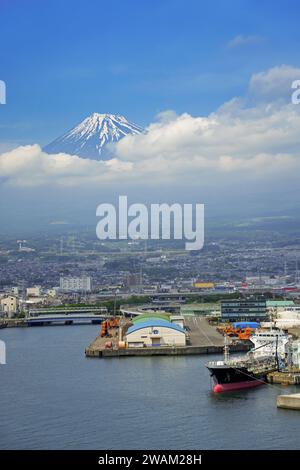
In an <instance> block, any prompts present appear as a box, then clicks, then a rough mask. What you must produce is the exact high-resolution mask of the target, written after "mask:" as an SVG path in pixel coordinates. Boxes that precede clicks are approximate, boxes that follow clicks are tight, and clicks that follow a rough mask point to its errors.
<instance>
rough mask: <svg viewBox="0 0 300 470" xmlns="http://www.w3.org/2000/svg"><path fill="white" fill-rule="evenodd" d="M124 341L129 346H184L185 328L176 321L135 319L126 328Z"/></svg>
mask: <svg viewBox="0 0 300 470" xmlns="http://www.w3.org/2000/svg"><path fill="white" fill-rule="evenodd" d="M126 343H127V346H128V347H129V348H143V347H153V346H157V347H159V346H161V347H164V346H185V345H186V336H185V330H184V329H183V328H182V327H181V326H179V325H177V324H176V323H172V322H170V321H167V320H162V319H159V318H152V319H148V320H144V321H137V322H136V323H135V324H134V325H133V326H131V327H130V328H128V330H127V333H126Z"/></svg>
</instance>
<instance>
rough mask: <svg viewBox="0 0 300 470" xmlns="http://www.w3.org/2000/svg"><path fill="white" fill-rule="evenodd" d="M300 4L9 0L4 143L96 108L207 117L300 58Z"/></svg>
mask: <svg viewBox="0 0 300 470" xmlns="http://www.w3.org/2000/svg"><path fill="white" fill-rule="evenodd" d="M297 12H298V2H297V1H292V0H288V1H286V0H285V1H280V0H277V1H276V2H273V1H269V0H268V1H266V0H259V1H256V0H235V1H232V0H231V1H230V0H227V1H214V2H212V1H199V0H185V1H183V0H151V1H148V0H143V1H140V0H139V1H136V0H123V1H120V0H114V1H113V2H108V1H102V0H89V1H85V2H84V1H79V0H72V1H70V0H64V1H59V0H51V1H50V0H43V1H40V0H27V1H26V2H24V1H23V0H0V23H1V28H0V44H1V47H0V79H2V80H5V82H6V84H7V104H6V105H5V106H0V143H2V145H4V144H5V143H7V142H12V143H17V144H19V143H20V144H22V143H40V144H45V143H47V142H48V141H51V140H52V139H53V138H55V137H57V136H58V135H60V134H62V133H63V132H64V131H65V130H66V129H68V128H70V127H72V126H73V125H74V124H75V123H77V122H78V121H80V120H81V119H83V118H84V117H85V116H87V115H88V114H90V113H91V112H93V111H97V112H113V113H120V114H124V115H126V116H127V117H128V118H129V119H130V120H133V121H135V122H137V123H139V124H142V125H145V124H147V123H149V122H151V121H152V120H153V118H154V116H155V115H156V114H157V113H158V112H160V111H163V110H166V109H172V110H175V111H176V112H177V113H178V114H180V113H183V112H188V113H190V114H192V115H196V116H199V115H207V114H208V113H209V112H211V111H214V110H215V109H216V108H217V107H218V106H220V105H222V104H223V103H224V102H225V101H227V100H229V99H230V98H232V97H234V96H239V95H242V94H244V93H245V90H246V88H247V85H248V82H249V78H250V77H251V75H252V74H253V73H255V72H260V71H262V70H266V69H269V68H271V67H273V66H276V65H281V64H290V65H293V66H295V67H298V66H299V65H300V58H299V40H300V28H299V21H298V18H299V15H297Z"/></svg>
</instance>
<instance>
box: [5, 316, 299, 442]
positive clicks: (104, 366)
mask: <svg viewBox="0 0 300 470" xmlns="http://www.w3.org/2000/svg"><path fill="white" fill-rule="evenodd" d="M98 329H99V327H98V326H92V325H87V326H83V325H82V326H70V327H67V326H61V327H41V328H24V329H6V330H0V339H2V340H4V341H5V342H6V346H7V365H5V366H0V448H1V449H96V448H97V449H124V448H125V449H143V448H146V449H192V448H197V449H248V448H250V449H299V448H300V412H293V411H289V410H278V409H277V408H276V396H277V395H278V394H279V393H281V392H287V391H288V393H292V392H293V391H296V389H293V388H289V389H286V388H282V389H280V388H275V387H272V386H263V387H259V388H257V389H254V390H249V391H243V392H235V393H234V394H233V393H232V394H225V395H219V396H215V395H213V394H212V393H211V391H210V390H211V385H210V378H209V374H208V372H207V370H206V369H205V367H204V363H205V362H206V361H207V359H208V357H207V356H194V357H178V358H173V357H161V358H150V357H149V358H121V359H106V360H101V359H86V358H85V356H84V348H85V346H87V345H88V344H89V343H90V342H91V340H92V339H94V337H95V336H96V334H97V332H98ZM210 358H212V356H210ZM298 391H299V390H298Z"/></svg>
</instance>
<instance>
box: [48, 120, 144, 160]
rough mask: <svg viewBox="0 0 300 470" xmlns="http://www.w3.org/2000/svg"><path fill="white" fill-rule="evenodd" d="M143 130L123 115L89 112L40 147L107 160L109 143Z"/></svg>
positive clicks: (109, 150)
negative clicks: (88, 114)
mask: <svg viewBox="0 0 300 470" xmlns="http://www.w3.org/2000/svg"><path fill="white" fill-rule="evenodd" d="M143 131H144V129H143V128H142V127H140V126H138V125H136V124H133V123H132V122H129V121H127V119H126V118H125V117H124V116H120V115H118V114H99V113H93V114H91V115H90V116H88V117H87V118H86V119H84V120H83V121H82V122H80V123H79V124H78V125H77V126H75V127H73V128H72V129H71V130H70V131H68V132H66V133H65V134H64V135H62V136H61V137H58V139H56V140H54V141H53V142H51V143H50V144H48V145H46V146H45V147H44V149H43V150H44V151H45V152H47V153H50V154H51V153H61V152H63V153H68V154H70V155H78V156H79V157H82V158H90V159H93V160H109V159H110V158H112V157H113V154H112V151H111V148H110V145H109V144H112V143H114V142H118V141H119V140H120V139H122V138H123V137H125V136H126V135H135V134H141V133H142V132H143Z"/></svg>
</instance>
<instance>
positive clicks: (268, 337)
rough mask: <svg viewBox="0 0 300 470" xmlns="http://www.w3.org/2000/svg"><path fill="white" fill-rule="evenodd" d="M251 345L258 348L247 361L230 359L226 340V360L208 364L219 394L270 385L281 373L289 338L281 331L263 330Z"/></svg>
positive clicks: (215, 388) (253, 339) (214, 388)
mask: <svg viewBox="0 0 300 470" xmlns="http://www.w3.org/2000/svg"><path fill="white" fill-rule="evenodd" d="M250 341H251V342H252V343H253V345H254V348H253V349H252V350H251V351H250V352H248V353H247V354H246V355H245V356H244V357H233V358H230V357H229V346H228V343H227V337H226V336H225V346H224V360H223V361H210V362H208V363H207V364H206V367H207V369H208V370H209V371H210V374H211V376H212V378H213V381H214V386H213V391H214V392H215V393H220V392H227V391H234V390H241V389H245V388H252V387H257V386H258V385H262V384H264V383H265V382H266V377H267V374H268V373H270V372H273V371H275V370H279V368H280V367H281V365H282V363H283V361H284V360H285V358H286V344H287V343H288V335H287V334H286V333H284V332H283V331H281V330H266V331H263V330H261V331H258V332H257V333H256V334H255V335H253V336H252V337H251V338H250Z"/></svg>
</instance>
